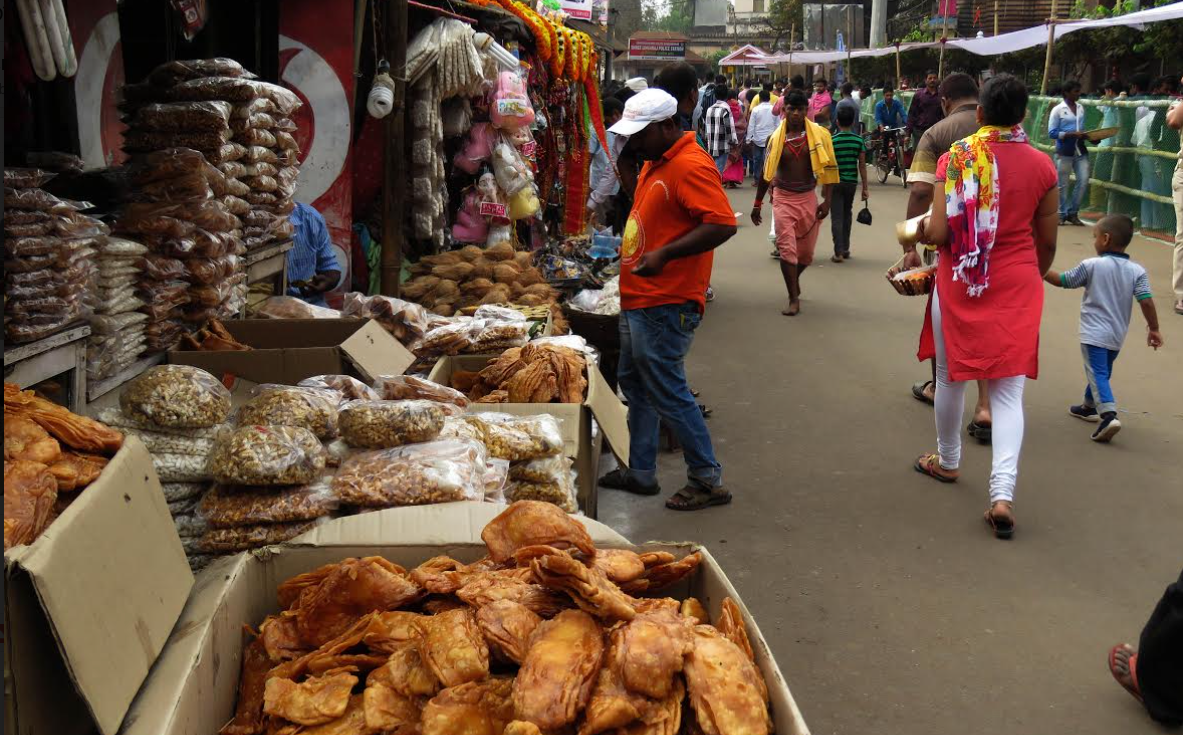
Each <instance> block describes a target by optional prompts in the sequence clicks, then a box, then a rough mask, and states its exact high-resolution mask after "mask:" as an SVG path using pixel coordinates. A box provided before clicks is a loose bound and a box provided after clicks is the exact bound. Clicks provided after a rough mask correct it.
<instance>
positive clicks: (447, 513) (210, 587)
mask: <svg viewBox="0 0 1183 735" xmlns="http://www.w3.org/2000/svg"><path fill="white" fill-rule="evenodd" d="M504 508H505V506H500V505H493V504H489V503H475V502H465V503H449V504H444V505H427V506H414V507H404V508H391V509H388V510H383V511H377V512H374V513H366V514H364V515H360V516H352V517H348V518H341V519H338V520H335V521H332V522H330V523H327V524H324V525H322V526H320V527H318V528H317V529H316V530H314V531H312V532H309V533H308V534H305V535H304V536H302V537H300V538H299V539H296V540H295V541H294V542H292V543H291V544H289V545H287V546H284V547H277V548H274V549H271V550H269V551H268V552H256V553H254V554H240V555H238V556H235V557H231V558H229V559H226V560H224V561H222V562H219V563H217V564H215V565H213V566H211V567H209V568H208V569H207V570H206V571H204V572H203V573H202V574H201V576H200V577H199V579H198V582H197V585H196V587H195V588H194V590H193V594H192V595H191V596H190V599H189V603H188V604H187V605H186V607H185V611H184V613H183V614H182V616H181V620H180V621H179V622H178V624H177V628H176V631H175V633H174V635H173V637H172V639H170V641H169V644H168V646H167V647H166V648H165V651H164V653H163V654H162V655H161V656H160V658H159V660H158V661H157V663H156V666H155V667H154V668H153V671H152V673H151V675H150V676H149V677H148V680H147V681H146V682H145V684H144V687H143V688H142V689H141V691H140V694H139V696H138V697H137V699H136V701H135V703H133V705H132V709H131V711H130V712H129V714H128V718H127V723H126V725H125V728H124V731H123V733H122V735H214V734H215V733H217V732H218V729H219V728H221V727H222V726H223V725H225V724H226V723H227V722H229V721H230V719H231V717H232V716H233V715H234V711H235V705H236V701H237V697H238V689H239V671H240V668H241V666H242V659H243V645H244V636H243V626H244V625H251V626H256V625H258V624H259V623H260V622H261V621H262V620H263V619H264V617H265V616H267V615H270V614H275V613H277V612H278V605H277V602H276V588H277V585H278V584H279V583H280V582H282V581H284V580H285V579H290V578H291V577H293V576H295V575H297V574H302V573H305V572H308V571H311V570H313V569H316V568H318V567H320V566H322V565H325V564H333V563H337V562H340V561H342V560H344V559H346V558H349V557H365V556H375V555H377V556H382V557H384V558H386V559H388V560H390V561H392V562H394V563H396V564H399V565H402V566H403V567H406V568H408V569H411V568H413V567H415V566H417V565H419V564H421V563H423V562H424V561H427V560H428V559H430V558H432V557H436V556H440V555H448V556H451V557H452V558H454V559H456V560H458V561H462V562H466V563H468V562H473V561H476V560H477V559H480V558H482V557H484V556H486V555H487V554H488V550H487V547H486V546H485V544H484V543H483V542H482V540H481V536H480V534H481V531H482V529H483V528H484V527H485V525H486V524H487V523H488V522H489V521H491V520H492V519H493V518H494V517H495V516H496V515H497V514H498V513H500V512H501V511H503V510H504ZM579 520H581V521H582V523H583V524H584V526H585V527H586V528H587V531H588V533H589V535H590V537H591V539H592V541H593V543H594V544H595V546H596V547H597V548H599V549H608V548H627V549H632V550H635V551H638V552H646V551H665V552H669V553H671V554H673V555H674V556H675V557H677V558H682V557H685V556H686V555H688V554H690V553H692V552H695V551H697V552H699V553H701V555H702V562H701V563H700V564H699V565H698V567H697V568H696V569H695V571H694V572H693V573H692V575H691V576H690V577H688V578H686V579H684V580H682V581H681V582H679V583H678V584H677V585H676V586H674V587H667V588H665V589H663V590H661V591H660V592H659V593H657V594H658V596H669V597H674V598H677V599H685V598H686V597H688V596H693V597H696V598H697V599H699V600H700V601H701V602H702V603H703V605H704V607H705V608H706V610H707V612H708V613H709V615H710V617H711V620H712V621H715V620H718V617H719V614H720V608H721V605H722V601H723V599H724V598H726V597H731V598H732V599H733V600H735V601H736V602H737V603H738V609H739V611H740V613H741V616H740V617H741V618H742V621H743V624H744V626H745V627H746V630H747V633H748V637H749V640H750V644H751V647H752V650H753V653H754V657H755V663H756V665H757V666H758V667H759V669H760V671H761V673H762V674H763V676H764V679H765V681H766V683H767V686H768V694H769V701H770V708H771V717H772V722H773V725H774V728H775V732H776V733H778V734H779V735H808V733H809V730H808V728H807V727H806V725H805V721H804V719H803V718H802V716H801V712H800V711H799V709H798V708H797V704H796V702H794V701H793V695H792V693H791V692H790V691H789V688H788V685H787V684H786V683H785V680H784V678H783V677H782V676H781V673H780V669H779V668H778V667H777V664H776V661H774V660H773V658H772V653H771V652H770V650H769V648H768V644H767V642H766V641H765V640H764V637H763V635H762V634H761V633H760V629H759V628H758V627H757V625H756V622H755V620H753V619H752V616H751V615H750V614H749V613H748V611H747V608H746V607H745V606H744V604H743V601H742V600H741V599H740V597H739V595H738V593H737V592H736V591H735V588H734V587H732V585H731V582H730V581H729V580H728V579H727V575H726V574H725V573H724V572H723V570H722V569H721V568H720V567H719V565H718V564H717V563H716V562H715V560H714V558H713V557H711V555H710V554H709V553H708V552H707V551H706V549H704V548H702V547H700V546H698V545H696V544H694V543H690V542H682V543H647V544H642V545H637V546H633V545H631V544H629V543H628V541H627V540H626V539H624V538H623V537H622V536H620V535H619V534H617V533H616V532H614V531H612V530H611V529H609V528H608V527H607V526H604V525H602V524H600V523H598V522H596V521H592V520H588V519H579ZM362 679H363V680H364V676H363V677H362Z"/></svg>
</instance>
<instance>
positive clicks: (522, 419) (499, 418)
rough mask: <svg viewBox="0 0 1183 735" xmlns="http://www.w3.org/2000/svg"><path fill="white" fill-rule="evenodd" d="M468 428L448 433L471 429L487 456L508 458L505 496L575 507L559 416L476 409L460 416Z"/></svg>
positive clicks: (573, 509)
mask: <svg viewBox="0 0 1183 735" xmlns="http://www.w3.org/2000/svg"><path fill="white" fill-rule="evenodd" d="M463 421H464V422H465V423H467V424H468V428H467V429H465V428H461V427H458V426H452V427H449V429H448V433H452V432H455V433H457V434H465V433H467V432H468V431H474V432H475V433H476V434H477V435H479V436H480V437H481V440H482V442H483V443H484V445H485V447H486V450H487V451H488V453H489V456H490V457H491V458H494V459H501V460H506V461H508V462H509V482H508V483H507V484H506V486H505V499H506V500H508V501H509V502H511V503H512V502H514V501H517V500H544V501H546V502H548V503H554V504H555V505H557V506H559V507H560V508H562V509H563V510H565V511H567V512H568V513H574V512H576V511H577V510H579V506H578V504H577V502H576V499H575V473H574V472H573V471H572V470H571V460H569V459H567V458H566V457H564V456H563V437H562V434H561V432H560V430H559V420H558V419H557V418H555V417H554V416H551V415H550V414H540V415H535V416H511V415H510V414H504V413H476V414H470V415H468V416H465V417H464V418H463Z"/></svg>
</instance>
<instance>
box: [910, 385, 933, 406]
mask: <svg viewBox="0 0 1183 735" xmlns="http://www.w3.org/2000/svg"><path fill="white" fill-rule="evenodd" d="M930 385H932V381H931V380H923V381H921V382H919V383H913V384H912V397H913V398H915V399H916V400H918V401H920V402H921V403H927V404H928V405H930V406H931V405H933V402H932V399H931V398H929V397H928V396H927V395H925V394H924V389H925V388H927V387H928V386H930Z"/></svg>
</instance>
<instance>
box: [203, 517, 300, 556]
mask: <svg viewBox="0 0 1183 735" xmlns="http://www.w3.org/2000/svg"><path fill="white" fill-rule="evenodd" d="M317 522H318V521H293V522H292V523H258V524H255V525H253V526H230V527H229V528H211V529H209V530H207V531H206V532H205V533H203V534H201V535H200V536H198V537H197V538H196V539H194V542H193V544H192V547H191V548H193V549H194V550H195V551H197V552H199V553H201V554H233V553H235V552H239V551H249V550H250V549H258V548H262V547H264V546H272V545H274V544H282V543H283V542H285V541H291V540H292V539H294V538H295V537H297V536H299V535H300V534H302V533H306V532H308V531H311V530H312V529H313V528H314V527H315V526H316V524H317ZM182 545H183V544H182ZM189 558H190V560H192V559H194V558H195V557H192V556H190V557H189Z"/></svg>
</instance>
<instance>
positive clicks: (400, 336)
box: [341, 293, 427, 343]
mask: <svg viewBox="0 0 1183 735" xmlns="http://www.w3.org/2000/svg"><path fill="white" fill-rule="evenodd" d="M341 316H343V317H359V318H362V319H373V320H374V321H376V322H378V323H379V324H381V325H382V327H383V329H385V330H386V331H387V332H390V333H391V335H393V336H394V338H395V339H397V340H398V341H400V342H404V343H405V342H407V341H409V340H410V339H411V338H412V337H421V336H423V333H424V332H425V331H427V310H426V309H424V308H423V307H422V306H420V305H419V304H412V303H410V302H409V301H403V300H402V299H396V298H394V297H392V296H365V295H363V294H360V293H347V294H345V300H344V302H343V304H342V306H341Z"/></svg>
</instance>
